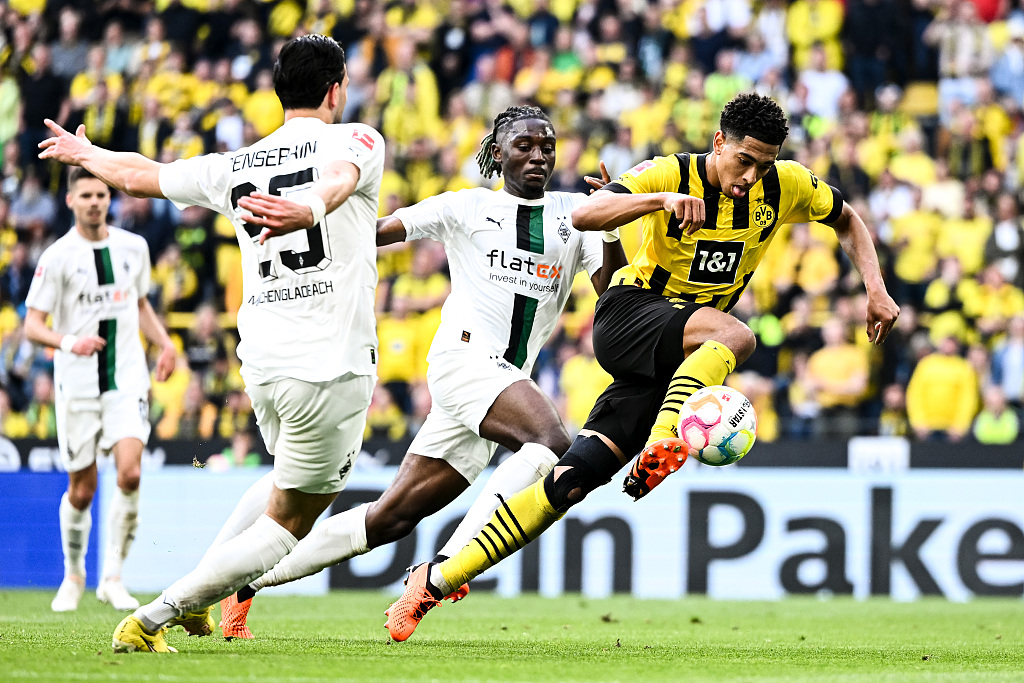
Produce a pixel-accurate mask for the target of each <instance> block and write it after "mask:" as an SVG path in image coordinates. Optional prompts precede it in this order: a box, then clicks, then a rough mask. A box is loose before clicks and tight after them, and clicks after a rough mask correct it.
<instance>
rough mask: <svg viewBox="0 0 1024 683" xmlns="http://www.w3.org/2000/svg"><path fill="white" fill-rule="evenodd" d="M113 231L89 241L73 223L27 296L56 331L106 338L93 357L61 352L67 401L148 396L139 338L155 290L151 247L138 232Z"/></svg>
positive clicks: (57, 370)
mask: <svg viewBox="0 0 1024 683" xmlns="http://www.w3.org/2000/svg"><path fill="white" fill-rule="evenodd" d="M107 229H108V230H109V231H110V234H109V235H108V236H107V239H105V240H102V241H99V242H91V241H89V240H87V239H85V238H84V237H82V235H81V234H80V233H79V232H78V230H76V229H75V228H72V229H71V230H69V231H68V232H67V234H65V235H64V236H63V237H61V238H60V239H58V240H57V241H56V242H54V243H53V244H51V245H50V246H49V247H47V249H46V251H44V252H43V254H42V256H40V257H39V263H38V265H37V266H36V272H35V276H34V277H33V278H32V286H31V287H30V288H29V291H28V299H27V300H26V302H25V303H26V304H27V305H28V307H29V308H34V309H36V310H39V311H43V312H44V313H49V314H50V315H52V316H53V329H54V331H56V332H59V333H61V334H73V335H75V336H79V337H80V336H83V335H95V336H98V337H102V338H103V339H105V340H106V342H107V344H106V346H104V347H103V349H102V350H100V351H99V352H97V353H94V354H93V355H91V356H79V355H76V354H73V353H65V352H63V351H61V350H59V349H58V350H57V351H56V352H55V355H54V360H53V371H54V379H55V382H56V385H57V391H58V392H60V394H61V396H62V397H64V398H68V399H71V398H95V397H97V396H99V395H100V394H102V393H103V392H106V391H111V390H115V389H116V390H120V391H124V392H130V393H135V394H137V395H138V396H140V397H145V396H146V394H147V392H148V391H149V368H148V367H147V366H146V355H145V352H144V351H143V350H142V342H141V340H140V339H139V299H140V298H142V297H144V296H146V294H147V293H148V292H149V270H150V268H149V247H148V246H147V245H146V240H144V239H142V238H141V237H139V236H138V235H134V234H132V233H130V232H127V231H126V230H121V229H120V228H114V227H108V228H107Z"/></svg>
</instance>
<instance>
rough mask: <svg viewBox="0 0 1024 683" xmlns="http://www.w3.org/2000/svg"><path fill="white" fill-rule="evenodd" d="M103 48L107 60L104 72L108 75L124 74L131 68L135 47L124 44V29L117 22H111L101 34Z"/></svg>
mask: <svg viewBox="0 0 1024 683" xmlns="http://www.w3.org/2000/svg"><path fill="white" fill-rule="evenodd" d="M103 47H104V48H105V49H106V58H107V61H106V64H105V65H104V70H105V71H106V72H107V73H108V74H120V75H122V76H123V75H124V74H126V73H127V72H128V71H129V68H130V67H131V63H132V53H133V52H134V51H135V46H133V45H128V44H126V43H125V40H124V28H123V27H122V26H121V24H120V23H119V22H117V21H112V22H110V23H109V24H107V28H106V30H104V32H103Z"/></svg>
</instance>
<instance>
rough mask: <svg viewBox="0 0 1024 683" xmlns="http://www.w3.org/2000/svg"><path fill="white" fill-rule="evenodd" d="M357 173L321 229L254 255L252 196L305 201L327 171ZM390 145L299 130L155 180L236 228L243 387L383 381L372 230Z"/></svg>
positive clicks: (288, 128)
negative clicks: (247, 206)
mask: <svg viewBox="0 0 1024 683" xmlns="http://www.w3.org/2000/svg"><path fill="white" fill-rule="evenodd" d="M338 160H341V161H349V162H351V163H353V164H355V165H356V166H357V167H358V168H359V172H360V173H359V183H358V185H357V186H356V189H355V191H354V192H353V193H352V195H351V196H350V197H349V198H348V199H347V200H346V201H345V202H344V203H343V204H342V205H341V206H340V207H338V208H337V209H336V210H335V211H333V212H331V213H329V214H328V215H327V217H326V218H325V220H324V221H323V222H322V223H320V224H318V225H315V226H313V227H312V228H309V229H307V230H300V231H298V232H294V233H291V234H289V235H285V236H283V237H275V238H273V239H269V240H267V241H266V243H265V244H263V245H260V244H259V235H260V228H259V227H258V226H255V225H250V224H247V223H243V222H242V220H241V218H240V217H241V215H242V213H243V211H242V210H241V209H239V208H238V200H239V199H240V198H241V197H245V196H247V195H248V194H249V193H250V192H255V191H259V192H264V193H267V194H272V195H281V196H287V197H292V198H301V196H302V195H303V194H304V193H306V192H308V191H309V188H310V187H311V186H312V185H313V183H314V182H315V181H316V180H317V179H318V178H319V177H320V176H321V174H322V173H323V171H324V169H325V168H326V167H327V165H328V164H330V163H331V162H332V161H338ZM383 173H384V139H383V138H382V137H381V135H380V133H378V132H377V131H376V130H374V129H373V128H371V127H369V126H366V125H363V124H359V123H355V124H333V125H331V124H327V123H324V122H323V121H321V120H319V119H315V118H311V117H299V118H293V119H291V120H289V121H287V122H285V124H284V125H283V126H281V127H280V128H279V129H277V130H276V131H274V132H273V133H271V134H270V135H268V136H267V137H265V138H263V139H262V140H260V141H259V142H257V143H256V144H255V145H253V146H251V147H246V148H243V149H240V150H238V151H237V152H234V153H230V154H209V155H205V156H200V157H193V158H192V159H182V160H179V161H175V162H173V163H171V164H168V165H167V166H164V167H163V168H162V169H161V171H160V189H161V191H163V193H164V195H165V196H166V197H167V198H168V199H170V200H172V201H173V202H174V203H175V204H176V205H178V206H182V207H183V206H186V205H189V204H192V205H196V206H204V207H206V208H209V209H213V210H214V211H217V212H219V213H222V214H224V215H225V216H227V217H228V218H230V219H231V221H232V223H233V224H234V226H235V233H236V235H237V236H238V243H239V245H240V246H241V249H242V291H243V299H242V307H241V309H240V310H239V311H238V334H239V336H240V337H241V341H240V343H239V345H238V358H239V359H240V360H241V361H242V377H243V378H244V379H245V381H246V383H248V384H264V383H266V382H269V381H271V380H274V379H279V378H284V377H290V378H294V379H300V380H303V381H307V382H326V381H328V380H332V379H335V378H337V377H340V376H341V375H344V374H346V373H352V374H356V375H373V374H376V361H377V356H376V354H377V350H376V349H377V334H376V328H375V320H374V314H373V301H374V289H375V288H376V286H377V247H376V223H377V201H378V197H377V196H378V194H379V192H380V180H381V176H382V175H383Z"/></svg>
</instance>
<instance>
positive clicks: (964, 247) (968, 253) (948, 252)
mask: <svg viewBox="0 0 1024 683" xmlns="http://www.w3.org/2000/svg"><path fill="white" fill-rule="evenodd" d="M991 232H992V219H991V218H989V217H987V216H975V217H974V218H971V219H968V218H952V219H950V220H947V221H945V222H943V224H942V227H941V229H940V231H939V239H938V243H937V244H936V245H935V251H936V253H937V254H938V256H939V257H940V258H945V257H947V256H953V257H955V258H956V259H957V260H958V261H960V266H961V267H962V268H963V271H964V274H965V275H974V274H975V273H977V272H978V271H979V270H981V267H982V265H984V263H985V242H987V241H988V236H989V234H990V233H991Z"/></svg>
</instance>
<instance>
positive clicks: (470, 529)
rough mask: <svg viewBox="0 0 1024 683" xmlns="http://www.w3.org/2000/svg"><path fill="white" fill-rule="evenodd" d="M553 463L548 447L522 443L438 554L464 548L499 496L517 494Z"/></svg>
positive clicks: (496, 471) (447, 555) (492, 478)
mask: <svg viewBox="0 0 1024 683" xmlns="http://www.w3.org/2000/svg"><path fill="white" fill-rule="evenodd" d="M556 462H558V456H556V455H555V454H554V453H553V452H552V451H551V449H550V448H547V447H546V446H541V445H540V444H539V443H524V444H523V447H522V448H520V449H519V450H518V451H516V452H515V454H514V455H512V456H511V457H509V458H508V459H507V460H505V462H503V463H501V464H500V465H498V467H497V468H495V470H494V472H492V473H491V478H490V479H488V480H487V484H486V485H485V486H484V490H483V491H481V492H480V495H479V496H477V498H476V500H475V501H473V505H472V507H470V508H469V512H467V513H466V516H465V517H463V518H462V522H461V523H460V524H459V526H458V528H457V529H455V532H454V533H453V534H452V536H451V538H449V539H448V542H447V543H445V544H444V547H443V548H441V550H439V551H438V554H439V555H444V556H445V557H451V556H452V555H454V554H455V553H457V552H459V551H460V550H462V549H463V548H465V547H466V545H467V544H468V543H469V542H470V541H472V540H473V539H474V538H475V537H476V535H477V534H478V533H480V530H481V529H483V528H484V526H486V525H487V522H489V521H491V515H493V514H494V511H495V510H497V509H498V503H499V501H498V496H499V495H500V496H501V497H502V498H509V497H510V496H513V495H515V494H517V493H519V492H520V491H522V490H523V489H525V488H526V487H527V486H530V485H531V484H533V483H535V482H536V481H537V480H538V479H543V478H544V477H546V476H547V474H548V472H550V471H551V469H552V468H553V467H554V466H555V463H556ZM455 588H458V586H455ZM449 592H450V591H449Z"/></svg>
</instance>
